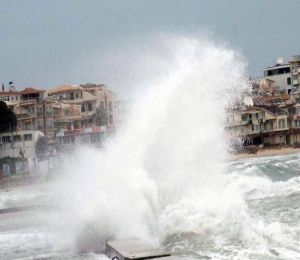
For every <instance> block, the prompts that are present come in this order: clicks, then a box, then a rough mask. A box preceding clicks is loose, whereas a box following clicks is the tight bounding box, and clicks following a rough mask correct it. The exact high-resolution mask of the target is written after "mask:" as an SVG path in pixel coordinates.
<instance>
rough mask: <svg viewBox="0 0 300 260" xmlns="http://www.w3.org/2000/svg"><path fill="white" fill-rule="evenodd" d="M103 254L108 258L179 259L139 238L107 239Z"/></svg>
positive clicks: (124, 259) (126, 259) (122, 259)
mask: <svg viewBox="0 0 300 260" xmlns="http://www.w3.org/2000/svg"><path fill="white" fill-rule="evenodd" d="M105 254H106V255H107V256H108V257H109V258H110V259H116V260H143V259H159V260H175V259H179V258H176V257H173V256H171V254H170V253H169V252H166V251H165V250H164V249H161V248H156V247H153V246H152V245H150V244H148V243H146V242H144V241H142V240H140V239H126V240H113V241H107V243H106V249H105Z"/></svg>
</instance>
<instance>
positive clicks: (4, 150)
mask: <svg viewBox="0 0 300 260" xmlns="http://www.w3.org/2000/svg"><path fill="white" fill-rule="evenodd" d="M39 136H43V133H42V132H41V131H16V132H11V133H2V134H1V135H0V157H1V158H3V157H8V156H9V157H24V158H28V159H33V158H36V153H35V145H36V142H37V140H38V138H39Z"/></svg>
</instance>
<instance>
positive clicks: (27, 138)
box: [24, 134, 32, 141]
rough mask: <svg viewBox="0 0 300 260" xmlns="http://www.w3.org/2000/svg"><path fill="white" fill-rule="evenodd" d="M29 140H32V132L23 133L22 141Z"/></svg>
mask: <svg viewBox="0 0 300 260" xmlns="http://www.w3.org/2000/svg"><path fill="white" fill-rule="evenodd" d="M31 140H32V134H26V135H24V141H31Z"/></svg>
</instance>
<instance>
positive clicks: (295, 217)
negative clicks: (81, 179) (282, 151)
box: [0, 154, 300, 259]
mask: <svg viewBox="0 0 300 260" xmlns="http://www.w3.org/2000/svg"><path fill="white" fill-rule="evenodd" d="M225 168H226V174H225V175H226V180H227V182H226V183H225V184H224V187H223V191H222V192H221V194H211V196H208V195H205V196H206V197H205V200H203V201H202V200H199V201H198V202H196V201H194V200H185V201H181V202H180V203H178V204H176V206H172V207H169V208H166V209H164V210H163V211H162V212H161V213H160V214H161V215H160V220H159V222H160V223H161V225H162V229H163V230H161V231H160V233H159V234H160V235H159V236H160V237H159V239H160V242H161V244H162V245H163V246H165V247H166V248H167V249H169V250H171V251H173V253H175V254H179V255H183V256H185V257H187V258H188V259H299V258H300V249H299V248H300V202H299V201H300V154H293V155H285V156H275V157H264V158H252V159H245V160H240V161H232V162H226V163H225ZM52 187H53V183H46V184H43V185H35V186H24V187H16V188H11V189H10V190H1V191H0V195H1V196H0V197H1V203H2V206H4V207H6V206H10V207H12V206H19V205H22V204H24V203H25V202H26V203H27V204H37V202H39V203H42V202H43V203H45V202H46V201H47V203H48V204H49V198H54V195H53V191H51V188H52ZM232 190H234V191H235V194H233V193H232ZM236 196H239V199H238V201H237V200H236ZM218 201H219V202H218ZM122 218H124V221H127V220H126V216H122ZM182 219H184V221H182ZM69 221H71V220H70V219H69ZM59 222H63V223H64V225H65V221H64V220H63V219H62V217H61V213H60V212H59V210H57V208H56V207H55V208H51V207H49V208H47V209H37V210H32V211H26V212H21V213H6V214H0V248H1V250H0V259H101V258H102V256H101V249H100V252H98V253H92V252H79V251H80V250H78V247H73V248H70V247H62V246H61V245H62V241H63V240H66V241H68V240H69V239H70V238H69V237H68V234H70V231H69V230H68V229H69V228H68V227H65V226H63V225H58V224H57V223H59ZM100 224H101V223H100ZM107 224H108V225H109V223H107ZM92 230H94V229H92ZM84 231H85V232H86V233H88V234H89V236H91V237H92V238H93V239H95V241H96V242H95V244H96V245H97V243H99V244H98V246H99V247H100V245H101V244H102V243H103V241H102V237H101V234H100V235H99V234H96V233H93V232H91V229H88V228H86V229H84ZM95 232H96V231H95ZM81 235H82V236H83V237H84V238H87V237H88V235H87V234H81ZM79 236H80V235H79ZM79 239H80V237H79ZM89 239H90V238H89ZM91 251H93V250H91Z"/></svg>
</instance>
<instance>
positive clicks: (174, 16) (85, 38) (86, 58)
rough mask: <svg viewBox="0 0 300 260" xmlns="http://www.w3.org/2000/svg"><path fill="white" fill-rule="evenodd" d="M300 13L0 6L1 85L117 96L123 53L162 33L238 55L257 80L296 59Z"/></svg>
mask: <svg viewBox="0 0 300 260" xmlns="http://www.w3.org/2000/svg"><path fill="white" fill-rule="evenodd" d="M299 12H300V1H298V0H288V1H287V0H285V1H283V0H281V1H279V0H278V1H277V0H249V1H245V0H232V1H229V0H228V1H225V0H219V1H217V0H216V1H213V0H207V1H201V0H195V1H192V0H190V1H187V0H185V1H183V0H182V1H175V0H161V1H155V0H146V1H143V0H130V1H129V0H128V1H125V0H120V1H113V0H107V1H100V0H98V1H91V0H82V1H75V0H74V1H63V0H56V1H54V0H53V1H47V0H41V1H38V0H36V1H29V0H23V1H19V0H16V1H13V0H0V54H1V56H0V82H3V83H5V84H7V83H8V81H14V82H15V84H16V86H17V88H18V89H22V88H24V87H37V88H53V87H56V86H58V85H60V84H62V83H70V84H76V83H85V82H95V83H106V84H107V85H109V86H111V87H112V88H113V89H115V90H118V89H119V90H120V89H121V88H126V85H128V84H130V83H129V82H128V80H127V79H125V78H124V81H123V83H124V84H123V85H122V80H123V79H122V76H123V75H124V73H125V74H126V69H124V66H126V59H129V57H128V55H127V54H128V53H134V49H135V48H138V49H139V50H141V48H143V47H144V46H145V43H146V42H147V41H148V40H150V41H151V37H152V38H153V39H155V37H156V36H157V35H160V36H162V35H167V34H180V35H185V34H186V35H196V36H197V35H201V33H206V34H209V35H210V37H211V38H213V39H215V40H216V41H224V42H225V43H227V44H228V46H230V48H233V49H235V50H237V51H239V52H241V53H242V55H243V56H244V57H245V59H246V60H247V62H248V73H249V74H261V73H262V69H263V68H264V67H266V66H269V65H272V64H273V63H275V61H276V59H277V57H279V56H281V57H284V58H285V59H288V58H289V57H290V56H291V55H293V54H297V53H300V29H299V21H298V20H299ZM139 44H141V46H139ZM138 46H139V47H138ZM147 51H148V50H147V47H146V46H145V52H147ZM122 52H125V53H122ZM115 53H116V56H118V57H119V58H116V59H115V60H114V54H115ZM150 53H151V52H150ZM126 55H127V56H126ZM148 55H149V54H148ZM120 57H123V61H122V62H121V64H120V60H119V59H120ZM124 57H126V58H124ZM124 59H125V61H124ZM114 62H115V63H116V64H113V63H114ZM131 62H132V60H131ZM118 64H120V66H118ZM126 80H127V81H126ZM123 91H124V89H123Z"/></svg>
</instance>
